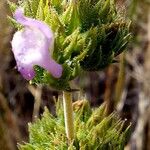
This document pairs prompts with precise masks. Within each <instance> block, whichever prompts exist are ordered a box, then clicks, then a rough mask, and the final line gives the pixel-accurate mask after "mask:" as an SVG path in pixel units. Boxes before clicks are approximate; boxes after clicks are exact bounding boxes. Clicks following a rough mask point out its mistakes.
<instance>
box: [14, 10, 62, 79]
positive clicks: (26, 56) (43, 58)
mask: <svg viewBox="0 0 150 150" xmlns="http://www.w3.org/2000/svg"><path fill="white" fill-rule="evenodd" d="M14 18H15V19H16V21H17V22H19V23H20V24H21V25H23V26H24V28H23V29H22V30H20V31H17V32H16V33H15V34H14V36H13V39H12V51H13V53H14V57H15V59H16V63H17V68H18V71H19V72H20V73H21V74H22V76H23V77H24V78H25V79H27V80H31V79H33V78H34V76H35V71H34V69H33V67H34V65H38V66H41V67H43V68H44V69H46V70H48V71H49V72H50V73H51V74H52V75H53V76H54V77H55V78H60V77H61V75H62V70H63V69H62V66H61V65H60V64H58V63H56V62H55V60H53V59H52V57H51V55H50V53H51V54H52V51H53V47H54V35H53V32H52V31H51V29H50V28H49V26H48V25H46V24H45V23H44V22H42V21H38V20H35V19H31V18H28V17H25V16H24V14H23V11H22V9H20V8H19V9H17V10H16V11H15V13H14ZM49 51H50V52H49Z"/></svg>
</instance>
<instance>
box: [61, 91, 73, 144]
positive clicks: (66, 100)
mask: <svg viewBox="0 0 150 150" xmlns="http://www.w3.org/2000/svg"><path fill="white" fill-rule="evenodd" d="M63 105H64V117H65V129H66V134H67V138H68V140H69V144H71V143H72V141H73V139H74V124H73V107H72V94H71V92H66V91H64V92H63Z"/></svg>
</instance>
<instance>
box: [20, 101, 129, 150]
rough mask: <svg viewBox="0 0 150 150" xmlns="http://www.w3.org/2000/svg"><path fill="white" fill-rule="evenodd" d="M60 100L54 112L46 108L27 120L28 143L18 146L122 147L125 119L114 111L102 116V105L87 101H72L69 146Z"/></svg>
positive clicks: (32, 149)
mask: <svg viewBox="0 0 150 150" xmlns="http://www.w3.org/2000/svg"><path fill="white" fill-rule="evenodd" d="M61 102H62V101H61V100H60V101H58V102H57V104H56V115H55V116H53V115H51V114H50V113H49V111H48V109H45V112H44V114H43V116H42V118H41V120H40V119H39V120H37V121H36V122H35V123H30V124H29V133H30V135H29V143H25V144H23V145H19V149H20V150H67V149H70V150H123V149H124V146H125V143H126V140H127V136H128V134H129V132H130V131H129V127H127V128H126V129H125V130H124V131H123V126H124V121H121V120H120V119H119V117H118V116H117V114H116V113H112V114H110V115H109V116H105V105H102V106H101V107H99V108H96V109H91V108H90V106H89V103H88V101H86V100H82V101H77V102H75V103H74V104H73V107H74V118H75V131H76V132H75V139H74V142H73V143H72V144H71V145H70V147H69V148H68V145H67V143H66V141H67V137H66V134H65V126H64V117H63V116H64V115H63V108H62V103H61Z"/></svg>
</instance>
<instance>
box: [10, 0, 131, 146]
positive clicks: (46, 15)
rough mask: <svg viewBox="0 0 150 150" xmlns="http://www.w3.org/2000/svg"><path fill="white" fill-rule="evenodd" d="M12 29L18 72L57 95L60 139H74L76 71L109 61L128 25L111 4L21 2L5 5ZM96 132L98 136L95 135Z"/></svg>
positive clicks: (99, 0) (98, 0) (110, 0)
mask: <svg viewBox="0 0 150 150" xmlns="http://www.w3.org/2000/svg"><path fill="white" fill-rule="evenodd" d="M9 4H10V8H11V10H12V13H13V18H11V17H9V19H10V21H11V23H12V24H13V25H14V27H15V28H16V29H17V30H18V31H17V32H16V33H15V34H14V36H13V39H12V51H13V53H14V57H15V59H16V63H17V68H18V71H19V72H20V73H21V74H22V75H23V77H24V78H25V79H27V80H30V82H31V83H34V84H48V85H50V86H51V87H53V88H56V89H58V90H63V91H64V92H63V103H64V114H65V126H66V134H67V138H68V140H69V144H70V145H71V144H73V143H72V142H73V141H74V140H75V133H74V124H73V112H72V111H73V110H72V101H71V93H70V91H71V90H72V89H71V86H70V84H69V81H71V80H73V79H74V78H76V77H77V76H78V75H79V74H80V73H81V72H82V71H99V70H101V69H103V68H105V67H106V66H107V65H109V64H111V63H113V62H115V57H116V56H117V55H118V54H120V53H121V52H122V51H123V50H124V49H125V48H126V45H127V43H128V41H129V39H130V33H129V25H130V22H129V21H126V20H125V16H122V13H121V12H120V11H119V9H116V6H115V2H114V0H69V1H67V0H26V1H23V0H22V1H19V3H18V5H16V4H14V3H11V2H9ZM97 132H98V131H97Z"/></svg>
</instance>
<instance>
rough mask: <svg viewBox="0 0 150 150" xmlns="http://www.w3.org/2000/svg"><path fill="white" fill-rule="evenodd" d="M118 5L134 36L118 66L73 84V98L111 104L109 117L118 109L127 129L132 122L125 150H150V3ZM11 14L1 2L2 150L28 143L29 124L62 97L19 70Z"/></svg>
mask: <svg viewBox="0 0 150 150" xmlns="http://www.w3.org/2000/svg"><path fill="white" fill-rule="evenodd" d="M11 1H13V0H11ZM14 2H17V0H16V1H15V0H14ZM116 4H117V7H118V8H119V9H122V10H123V11H124V12H125V13H127V15H128V18H129V19H130V20H131V21H132V25H131V32H132V36H133V38H132V40H131V42H130V43H129V46H128V48H127V50H126V52H124V53H122V54H121V55H120V56H119V57H118V58H117V59H118V63H115V64H112V65H110V66H108V67H107V68H106V69H105V70H103V71H101V72H92V73H84V74H82V76H80V77H79V78H77V79H76V80H75V81H73V83H72V84H74V85H75V86H76V87H77V88H80V89H81V92H80V93H79V92H75V93H74V100H77V99H81V98H82V97H86V98H87V99H88V100H89V101H90V104H91V106H92V107H97V106H99V105H100V104H101V103H103V102H106V103H107V113H108V114H109V113H111V112H112V111H114V110H115V111H117V112H118V113H119V115H120V116H121V118H122V119H126V124H127V125H128V124H130V123H132V127H131V131H132V133H131V136H130V139H129V141H128V143H127V146H126V148H125V150H150V1H149V0H143V1H140V0H116ZM7 15H11V13H10V10H9V7H8V5H7V1H6V0H0V150H16V149H17V143H20V142H22V141H28V122H33V121H35V120H36V118H38V117H40V114H42V113H43V110H44V107H45V106H47V107H48V108H49V110H50V111H51V112H54V109H55V108H54V98H55V97H56V98H57V97H58V95H59V94H61V93H60V92H58V91H55V90H53V89H51V88H50V87H46V86H42V85H40V86H38V87H36V86H35V85H30V84H29V83H28V82H27V81H25V80H24V79H23V78H22V76H21V75H20V74H19V73H18V72H17V70H16V67H15V66H16V64H15V60H14V57H13V54H12V52H11V45H10V42H11V39H12V35H13V33H14V32H15V31H14V29H13V28H12V27H11V26H10V24H9V22H8V20H7Z"/></svg>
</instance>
